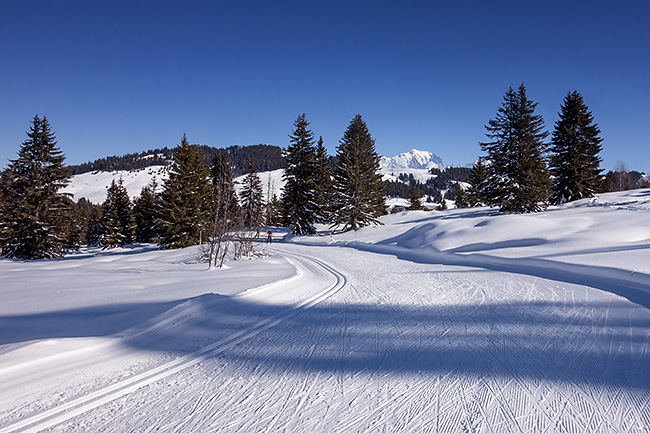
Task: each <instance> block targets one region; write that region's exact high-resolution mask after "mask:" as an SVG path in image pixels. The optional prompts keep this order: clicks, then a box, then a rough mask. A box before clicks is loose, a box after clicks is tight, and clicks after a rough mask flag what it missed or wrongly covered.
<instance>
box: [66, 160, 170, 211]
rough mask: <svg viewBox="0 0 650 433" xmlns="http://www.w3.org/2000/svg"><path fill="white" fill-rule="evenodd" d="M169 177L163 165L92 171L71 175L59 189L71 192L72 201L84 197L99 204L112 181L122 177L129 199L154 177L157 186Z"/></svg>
mask: <svg viewBox="0 0 650 433" xmlns="http://www.w3.org/2000/svg"><path fill="white" fill-rule="evenodd" d="M168 177H169V172H168V170H167V167H165V166H157V165H154V166H151V167H147V168H143V169H140V170H131V171H126V170H116V171H110V172H109V171H93V172H88V173H82V174H77V175H75V176H72V177H71V179H70V183H69V184H68V185H67V186H66V187H65V188H64V189H62V190H61V192H63V193H68V194H72V196H73V197H72V198H73V200H74V201H78V200H79V199H80V198H82V197H85V198H86V200H88V201H90V202H91V203H95V204H101V203H103V202H104V201H105V200H106V192H107V190H108V188H109V187H110V186H111V182H112V181H115V182H117V181H119V179H120V178H122V181H123V182H124V187H125V188H126V191H127V192H128V193H129V197H130V198H131V200H133V199H134V198H136V197H138V196H140V192H141V191H142V188H143V187H145V186H146V185H148V184H149V182H150V181H151V179H153V178H155V179H156V182H158V185H159V186H162V184H163V182H164V181H165V180H166V179H167V178H168Z"/></svg>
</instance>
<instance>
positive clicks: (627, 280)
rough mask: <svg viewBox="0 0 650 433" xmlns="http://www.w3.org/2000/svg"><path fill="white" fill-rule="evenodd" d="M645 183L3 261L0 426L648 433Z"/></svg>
mask: <svg viewBox="0 0 650 433" xmlns="http://www.w3.org/2000/svg"><path fill="white" fill-rule="evenodd" d="M649 216H650V190H648V189H644V190H634V191H625V192H620V193H610V194H603V195H600V196H599V197H597V198H594V199H589V200H582V201H579V202H575V203H571V204H568V205H563V206H558V207H553V208H551V209H549V210H547V211H545V212H540V213H536V214H529V215H507V214H501V213H499V212H498V211H496V210H495V209H489V208H476V209H455V210H450V211H444V212H420V211H416V212H404V213H400V214H395V215H387V216H385V217H382V222H383V223H384V224H383V225H381V226H371V227H366V228H363V229H361V230H359V231H358V232H356V233H344V234H337V235H333V236H330V234H329V232H327V231H326V230H323V232H322V233H319V234H317V235H315V236H310V237H300V238H292V237H290V236H288V235H287V236H285V238H284V239H283V240H281V239H280V237H281V236H282V234H279V233H276V234H277V236H278V238H276V240H277V241H279V242H277V243H274V244H272V245H266V244H262V243H260V244H259V245H258V249H259V250H260V251H263V252H264V253H265V257H264V258H261V259H257V260H250V261H240V262H231V263H229V266H228V267H227V268H224V269H217V270H210V271H208V270H207V267H206V265H205V264H197V263H196V258H197V257H198V250H199V248H198V247H194V248H188V249H184V250H174V251H159V250H157V249H156V248H154V247H153V246H134V247H131V248H125V249H116V250H107V251H101V250H98V249H85V250H82V251H79V252H75V253H72V254H70V255H69V256H67V257H64V258H61V259H53V260H38V261H31V262H21V261H19V260H8V259H0V299H2V302H0V330H1V332H0V433H8V432H14V431H34V432H35V431H42V430H47V431H57V432H58V431H61V432H63V431H65V432H83V431H93V432H104V431H178V432H180V431H233V432H234V431H242V432H244V431H246V432H248V431H267V432H272V431H291V432H310V433H312V432H315V431H341V432H348V431H350V432H361V431H363V432H365V431H400V432H403V431H404V432H422V431H439V432H457V431H459V432H462V431H474V432H490V431H492V432H522V431H525V432H536V431H540V432H541V431H544V432H560V431H569V432H583V431H598V432H647V431H650V412H648V410H647V409H648V407H650V375H649V374H648V365H650V309H649V307H650V227H649V226H648V219H649Z"/></svg>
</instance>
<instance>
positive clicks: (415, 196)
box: [409, 183, 423, 210]
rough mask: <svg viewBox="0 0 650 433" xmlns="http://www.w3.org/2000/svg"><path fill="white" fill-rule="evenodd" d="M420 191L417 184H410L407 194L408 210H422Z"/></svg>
mask: <svg viewBox="0 0 650 433" xmlns="http://www.w3.org/2000/svg"><path fill="white" fill-rule="evenodd" d="M422 208H423V206H422V192H421V191H420V188H418V186H417V184H416V183H414V184H413V185H411V193H410V195H409V210H422Z"/></svg>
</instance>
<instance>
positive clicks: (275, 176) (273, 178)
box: [233, 169, 285, 201]
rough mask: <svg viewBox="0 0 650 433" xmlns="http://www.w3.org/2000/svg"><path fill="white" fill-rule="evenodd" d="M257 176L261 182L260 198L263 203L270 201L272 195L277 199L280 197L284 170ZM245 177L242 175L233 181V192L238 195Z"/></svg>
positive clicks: (261, 173)
mask: <svg viewBox="0 0 650 433" xmlns="http://www.w3.org/2000/svg"><path fill="white" fill-rule="evenodd" d="M257 175H258V176H259V178H260V181H262V197H264V201H268V200H269V199H272V198H273V195H276V196H277V197H278V199H279V198H280V197H281V196H282V188H283V187H284V183H285V182H284V179H283V178H282V176H283V175H284V169H278V170H273V171H263V172H260V173H257ZM245 177H246V175H243V176H238V177H236V178H235V179H233V180H234V182H235V191H237V193H238V194H239V192H240V191H241V188H242V185H243V182H244V178H245Z"/></svg>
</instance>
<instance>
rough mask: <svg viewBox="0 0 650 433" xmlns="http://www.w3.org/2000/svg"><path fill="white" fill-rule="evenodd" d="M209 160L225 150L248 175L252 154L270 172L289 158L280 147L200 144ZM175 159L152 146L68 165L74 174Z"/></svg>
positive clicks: (236, 173) (235, 169)
mask: <svg viewBox="0 0 650 433" xmlns="http://www.w3.org/2000/svg"><path fill="white" fill-rule="evenodd" d="M198 147H199V149H201V152H202V153H203V158H204V159H205V161H206V163H208V164H209V163H211V162H212V161H213V160H214V157H215V155H216V154H217V153H226V154H227V155H228V159H229V161H230V163H231V165H232V169H233V175H234V176H241V175H243V174H246V171H247V169H248V164H249V162H250V160H251V157H252V156H254V157H255V160H256V161H257V165H258V167H257V168H258V170H260V171H270V170H277V169H279V168H285V167H286V166H287V161H286V159H285V157H284V155H283V150H282V148H281V147H280V146H274V145H270V144H254V145H250V146H240V145H233V146H230V147H226V148H216V147H212V146H207V145H199V146H198ZM172 160H173V149H170V148H168V147H163V148H162V149H150V150H147V151H144V152H140V153H128V154H126V155H122V156H107V157H105V158H99V159H96V160H95V161H92V162H85V163H83V164H78V165H71V166H68V171H69V173H70V175H71V176H74V175H77V174H82V173H88V172H91V171H115V170H139V169H142V168H146V167H151V166H153V165H168V164H170V163H171V162H172Z"/></svg>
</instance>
